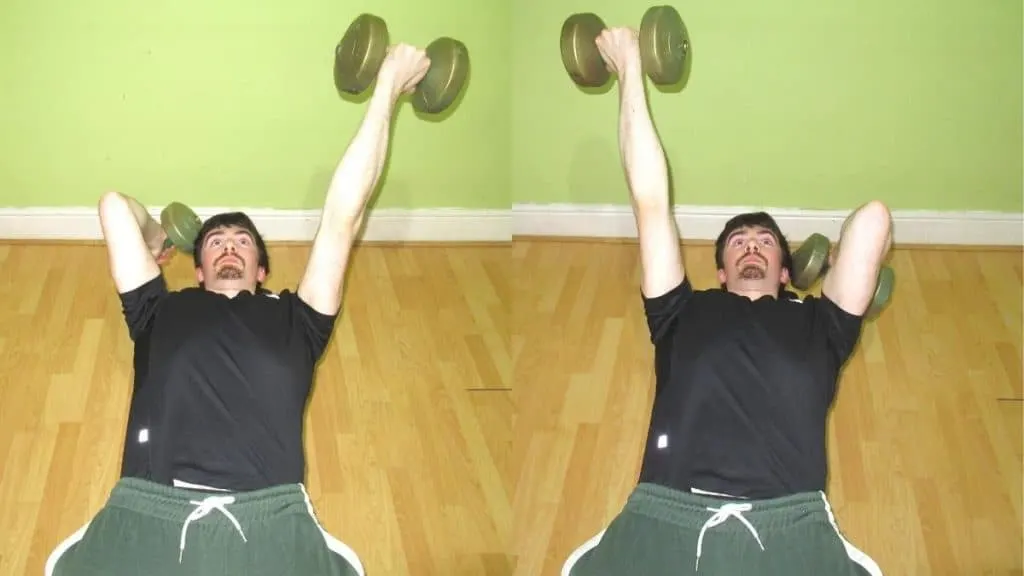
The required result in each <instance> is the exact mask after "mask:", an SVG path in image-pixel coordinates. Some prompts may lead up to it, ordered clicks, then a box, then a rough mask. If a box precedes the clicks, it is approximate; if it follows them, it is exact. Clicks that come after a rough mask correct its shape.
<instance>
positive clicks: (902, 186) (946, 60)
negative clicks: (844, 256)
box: [512, 0, 1024, 212]
mask: <svg viewBox="0 0 1024 576" xmlns="http://www.w3.org/2000/svg"><path fill="white" fill-rule="evenodd" d="M526 1H527V4H526V5H525V6H523V7H521V8H517V9H515V10H514V11H513V21H514V26H513V29H514V30H515V31H514V32H513V37H514V38H516V39H517V42H516V44H515V46H514V48H513V58H512V59H513V78H514V79H515V81H514V82H513V95H512V105H513V116H512V117H513V122H512V126H513V128H512V134H513V136H512V151H513V190H514V192H513V193H514V196H515V199H516V201H517V202H572V203H577V202H599V203H624V202H626V191H625V189H624V187H623V186H624V180H623V175H622V171H621V168H620V166H619V163H618V148H617V146H618V144H617V143H616V114H617V109H618V102H617V94H616V91H615V90H614V89H613V90H611V91H608V92H606V93H604V94H601V95H586V94H584V93H583V92H582V91H580V89H578V88H577V87H576V86H575V85H574V84H572V82H571V81H570V80H569V79H568V77H567V76H566V74H565V72H564V69H563V68H562V65H561V62H560V59H559V54H558V45H557V37H558V34H559V29H560V27H561V25H562V22H563V21H564V20H565V17H566V15H567V14H569V13H572V12H577V11H578V12H595V13H597V14H599V15H600V16H601V17H602V19H603V20H604V21H605V23H606V24H609V25H612V24H614V25H633V26H639V23H640V19H641V17H642V16H643V12H644V10H645V9H646V8H647V7H648V6H649V4H647V3H646V2H635V1H634V2H625V1H622V0H586V1H583V0H570V1H568V2H557V3H551V4H545V3H544V2H543V1H542V0H526ZM1021 4H1022V3H1021V0H978V1H973V2H972V1H969V0H867V1H863V2H814V1H810V0H775V1H773V2H756V1H751V0H717V1H714V2H697V1H683V2H676V3H674V4H673V5H674V6H676V7H677V8H678V9H679V11H680V13H681V14H682V16H683V19H684V20H685V21H686V25H687V29H688V30H689V33H690V37H691V42H692V47H693V52H692V54H693V61H692V68H691V69H690V72H689V78H688V81H687V82H686V85H685V88H684V89H683V90H682V91H680V92H678V93H674V94H673V93H663V92H661V91H659V90H658V89H657V88H654V87H650V88H649V94H650V98H651V106H652V109H653V114H654V119H655V124H656V126H657V127H658V130H659V132H660V134H661V137H662V141H663V143H664V146H665V148H666V152H667V154H668V157H669V164H670V167H671V169H672V177H673V184H674V200H675V202H676V203H678V204H704V205H767V206H775V207H799V208H809V209H833V208H834V209H839V208H850V207H852V206H853V205H855V204H857V203H859V202H863V201H865V200H866V199H868V198H874V197H877V198H882V199H884V200H887V201H888V202H889V204H890V206H891V207H892V208H894V209H933V210H999V211H1012V212H1020V211H1021V210H1022V200H1021V196H1022V170H1024V166H1022V156H1024V150H1022V144H1021V141H1022V132H1021V124H1022V111H1021V108H1022V102H1021V85H1022V73H1021V68H1022V60H1021V51H1022V46H1021V42H1022V37H1021V36H1022V35H1021V30H1022V11H1021Z"/></svg>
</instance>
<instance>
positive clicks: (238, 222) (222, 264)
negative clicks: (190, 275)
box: [192, 212, 270, 294]
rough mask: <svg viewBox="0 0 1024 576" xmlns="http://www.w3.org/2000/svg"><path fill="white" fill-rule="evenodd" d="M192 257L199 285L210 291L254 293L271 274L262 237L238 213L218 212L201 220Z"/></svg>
mask: <svg viewBox="0 0 1024 576" xmlns="http://www.w3.org/2000/svg"><path fill="white" fill-rule="evenodd" d="M192 260H193V261H194V262H195V267H196V279H197V280H198V281H199V285H200V286H202V287H203V288H205V289H207V290H211V291H213V292H225V293H232V294H236V293H238V292H239V291H242V290H246V291H249V292H253V293H255V292H257V291H258V290H259V288H260V287H261V286H262V284H263V281H264V280H266V278H267V275H268V274H270V257H269V256H268V255H267V247H266V245H265V244H264V243H263V237H262V236H260V233H259V231H257V230H256V226H255V225H254V224H253V223H252V220H250V219H249V217H248V216H246V215H245V214H243V213H241V212H228V213H224V214H218V215H216V216H214V217H212V218H210V219H208V220H207V221H206V222H203V227H202V228H201V229H200V230H199V235H198V236H197V237H196V242H195V248H194V252H193V254H192Z"/></svg>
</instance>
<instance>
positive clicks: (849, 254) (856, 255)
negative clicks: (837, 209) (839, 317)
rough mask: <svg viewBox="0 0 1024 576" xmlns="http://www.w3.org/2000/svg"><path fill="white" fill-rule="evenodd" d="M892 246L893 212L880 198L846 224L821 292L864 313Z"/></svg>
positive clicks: (846, 307) (855, 312) (845, 307)
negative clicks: (891, 212)
mask: <svg viewBox="0 0 1024 576" xmlns="http://www.w3.org/2000/svg"><path fill="white" fill-rule="evenodd" d="M891 247H892V215H891V214H890V213H889V208H888V207H887V206H886V205H885V204H883V203H882V202H879V201H871V202H868V203H867V204H865V205H863V206H861V207H860V208H858V209H857V210H856V211H854V212H853V214H851V215H850V216H849V217H848V218H847V219H846V222H844V223H843V229H842V232H841V234H840V237H839V244H838V246H836V255H835V259H834V262H833V264H832V266H831V268H830V269H829V272H828V274H827V275H826V276H825V280H824V281H823V283H822V287H821V292H822V294H823V295H824V296H825V297H827V298H828V299H829V300H831V301H833V302H835V303H836V305H837V306H839V307H840V308H842V309H843V310H844V311H846V312H847V313H849V314H853V315H855V316H863V315H864V313H865V312H866V311H867V309H868V305H870V304H871V300H872V298H873V297H874V294H875V286H876V285H877V284H878V271H879V269H880V268H881V266H882V262H884V261H885V258H886V255H887V254H888V252H889V249H890V248H891Z"/></svg>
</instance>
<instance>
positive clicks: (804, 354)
mask: <svg viewBox="0 0 1024 576" xmlns="http://www.w3.org/2000/svg"><path fill="white" fill-rule="evenodd" d="M598 46H599V48H600V51H601V53H602V55H603V56H604V58H605V61H606V62H608V65H609V67H610V68H611V69H612V70H613V71H614V72H615V73H616V74H617V75H618V81H619V93H620V116H619V135H620V147H621V156H622V161H623V165H624V168H625V172H626V176H627V180H628V184H629V189H630V192H631V199H632V205H633V209H634V214H635V218H636V223H637V226H638V229H639V240H640V256H641V266H642V270H643V280H642V285H641V292H642V296H643V303H644V308H645V311H646V315H647V321H648V326H649V329H650V334H651V340H652V342H653V344H654V346H655V374H656V380H657V383H656V391H655V400H654V406H653V411H652V416H651V423H650V428H649V432H648V439H647V445H646V448H645V452H644V457H643V462H642V469H641V472H640V477H639V482H638V485H637V486H636V488H635V489H634V491H633V493H632V494H631V495H630V497H629V499H628V501H627V503H626V504H625V506H624V509H623V510H622V512H621V514H619V515H618V516H617V517H616V518H615V519H614V520H613V521H612V522H611V523H610V525H609V526H608V528H607V530H605V531H604V532H602V533H601V534H598V535H597V536H595V537H594V538H592V539H591V540H590V541H589V542H587V543H586V544H584V545H583V546H581V547H580V548H579V549H578V550H576V551H575V552H574V553H573V554H572V555H570V557H569V558H568V560H567V561H566V563H565V564H564V567H563V572H562V574H563V575H564V576H612V575H615V576H621V575H632V574H636V575H642V576H669V575H671V576H683V575H687V574H701V575H723V576H725V575H728V576H737V575H743V576H758V575H767V576H776V575H778V576H781V575H786V576H811V575H814V576H846V575H850V576H852V575H855V574H871V575H879V574H881V572H880V571H879V569H878V566H877V565H876V564H875V563H874V562H873V561H872V560H871V559H870V558H868V557H867V556H866V555H865V554H863V553H862V552H860V551H859V550H857V549H856V548H854V547H853V546H852V545H851V544H849V543H848V542H847V541H846V540H845V539H844V538H843V537H842V536H841V535H840V533H839V530H838V528H837V527H836V524H835V520H834V518H833V515H832V512H831V509H830V506H829V502H828V499H827V497H826V496H825V492H824V490H825V484H826V476H827V458H826V450H825V437H826V419H827V413H828V410H829V407H830V406H831V404H832V402H833V399H834V396H835V392H836V386H837V381H838V378H839V374H840V371H841V368H842V366H843V364H844V363H845V362H846V360H847V359H848V358H849V356H850V355H851V353H852V351H853V349H854V346H855V345H856V343H857V340H858V338H859V334H860V329H861V322H862V318H863V315H864V313H865V311H866V310H867V307H868V304H869V302H870V301H871V298H872V294H873V291H874V287H875V278H876V277H877V274H878V270H879V267H880V266H881V263H882V261H883V259H884V257H885V254H886V252H887V250H888V248H889V245H890V242H891V240H890V215H889V212H888V210H887V209H886V207H885V206H884V205H882V204H880V203H877V202H872V203H869V204H867V205H865V206H863V207H862V208H860V209H859V210H857V211H856V212H854V213H853V214H852V215H851V216H850V218H849V220H848V221H847V223H846V225H845V226H844V229H843V233H842V236H841V241H840V246H841V247H840V248H839V251H838V255H837V256H836V258H835V260H834V262H833V267H832V269H831V272H830V273H829V274H828V276H827V278H826V279H825V280H824V283H823V295H822V297H820V298H816V297H807V298H806V299H805V300H803V301H800V300H798V299H796V297H795V296H794V295H791V294H789V293H787V292H785V286H786V284H787V282H788V281H789V269H788V268H789V266H790V253H789V247H788V245H787V243H786V240H785V238H784V237H783V235H782V233H781V231H780V230H779V228H778V226H777V225H776V223H775V221H774V220H773V219H772V218H771V217H770V216H768V215H767V214H764V213H754V214H743V215H740V216H737V217H735V218H733V219H732V220H730V221H729V222H728V223H727V224H726V226H725V229H724V230H723V231H722V233H721V236H719V238H718V241H717V242H716V244H715V250H716V262H717V266H718V280H719V282H720V283H721V284H722V286H723V289H712V290H700V291H698V290H694V288H693V287H692V286H691V284H690V279H689V277H688V276H687V274H686V271H685V268H684V266H683V261H682V257H681V250H680V247H679V237H678V233H677V231H676V228H675V223H674V220H673V217H672V207H671V204H670V201H669V196H668V173H667V168H666V163H665V160H664V153H663V151H662V149H661V145H660V142H659V140H658V137H657V135H656V133H655V130H654V127H653V124H652V121H651V119H650V114H649V111H648V108H647V103H646V99H645V95H644V86H643V72H642V71H641V63H640V57H639V48H638V40H637V35H636V33H635V32H633V31H631V30H628V29H621V28H620V29H610V30H606V31H605V32H603V33H602V35H601V37H600V39H599V40H598Z"/></svg>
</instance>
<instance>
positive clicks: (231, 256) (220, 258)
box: [213, 254, 244, 265]
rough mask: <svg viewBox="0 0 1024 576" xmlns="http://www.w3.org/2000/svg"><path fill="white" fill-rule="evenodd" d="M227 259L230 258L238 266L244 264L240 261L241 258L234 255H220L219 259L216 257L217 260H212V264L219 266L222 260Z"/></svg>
mask: <svg viewBox="0 0 1024 576" xmlns="http://www.w3.org/2000/svg"><path fill="white" fill-rule="evenodd" d="M228 258H230V259H232V260H234V261H236V262H238V264H239V265H242V264H244V262H243V261H242V259H241V258H239V257H238V256H236V255H234V254H222V255H221V256H220V257H218V258H217V259H216V260H214V261H213V263H214V265H216V264H220V263H221V261H223V260H225V259H228Z"/></svg>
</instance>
